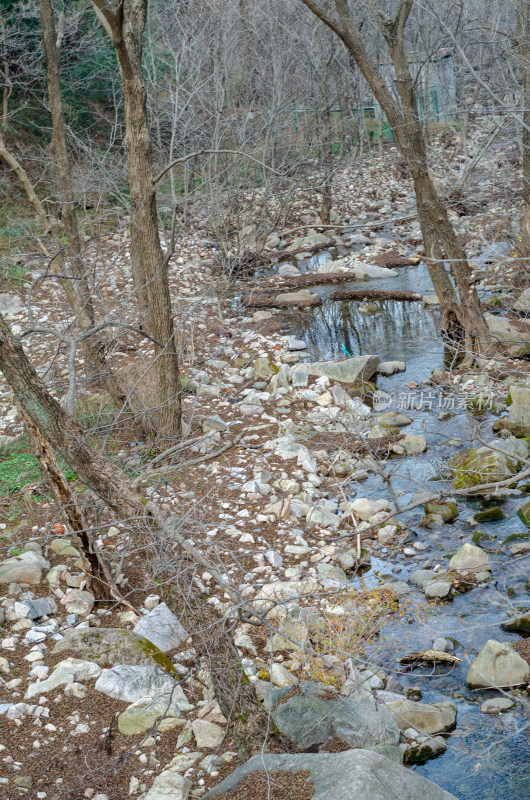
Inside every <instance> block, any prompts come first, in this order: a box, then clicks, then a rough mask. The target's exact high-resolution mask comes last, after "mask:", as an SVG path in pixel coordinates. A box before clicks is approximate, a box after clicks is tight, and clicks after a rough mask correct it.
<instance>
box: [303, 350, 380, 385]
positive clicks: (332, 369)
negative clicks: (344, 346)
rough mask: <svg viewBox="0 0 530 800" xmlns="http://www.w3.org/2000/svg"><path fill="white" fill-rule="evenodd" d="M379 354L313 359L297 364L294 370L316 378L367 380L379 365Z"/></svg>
mask: <svg viewBox="0 0 530 800" xmlns="http://www.w3.org/2000/svg"><path fill="white" fill-rule="evenodd" d="M379 361H380V359H379V356H355V357H353V358H346V359H344V360H342V361H313V362H310V363H307V364H297V365H296V367H295V368H294V369H295V370H296V372H307V374H308V375H311V376H314V377H316V378H321V377H323V376H325V377H327V378H329V379H330V380H332V381H340V382H341V383H357V382H359V381H369V380H370V378H371V377H372V376H373V374H374V372H375V371H376V369H377V367H378V365H379Z"/></svg>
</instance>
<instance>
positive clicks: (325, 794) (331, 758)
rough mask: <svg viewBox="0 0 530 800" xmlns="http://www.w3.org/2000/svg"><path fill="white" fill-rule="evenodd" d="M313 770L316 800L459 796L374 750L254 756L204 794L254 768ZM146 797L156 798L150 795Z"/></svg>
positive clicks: (450, 799) (447, 799) (214, 793)
mask: <svg viewBox="0 0 530 800" xmlns="http://www.w3.org/2000/svg"><path fill="white" fill-rule="evenodd" d="M263 770H266V771H267V772H275V771H279V770H282V771H284V770H286V771H288V772H298V771H300V770H309V772H310V777H309V780H310V781H311V782H312V783H313V786H314V792H313V796H312V800H350V798H362V800H427V799H428V800H457V799H456V798H455V796H454V795H452V794H449V792H446V791H445V790H444V789H441V788H440V787H439V786H436V784H434V783H431V781H428V780H427V779H426V778H424V777H422V776H421V775H418V774H417V773H416V772H412V770H409V769H406V768H405V767H403V766H402V765H401V764H398V763H396V762H395V761H391V760H390V759H388V758H385V756H382V755H380V754H379V753H374V752H371V751H370V750H347V751H346V752H344V753H299V754H298V753H297V754H295V755H275V754H271V753H264V754H260V755H257V756H254V757H253V758H251V759H250V760H249V761H247V762H246V764H243V766H241V767H239V768H238V769H237V770H235V772H233V773H232V774H231V775H229V776H228V778H225V780H224V781H222V782H221V783H220V784H218V785H217V786H216V787H215V788H214V789H212V790H211V791H210V792H208V794H207V795H205V796H204V798H205V800H206V798H213V797H218V796H219V795H220V794H223V793H224V792H229V791H230V790H232V789H234V788H235V787H237V786H238V784H240V783H241V781H242V780H243V778H246V776H247V775H250V774H251V773H253V772H261V771H263ZM146 800H156V799H155V798H150V797H149V796H148V797H147V798H146Z"/></svg>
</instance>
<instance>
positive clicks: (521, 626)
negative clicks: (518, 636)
mask: <svg viewBox="0 0 530 800" xmlns="http://www.w3.org/2000/svg"><path fill="white" fill-rule="evenodd" d="M501 628H502V629H503V631H509V632H510V633H527V634H529V635H530V611H526V612H525V613H524V614H521V615H520V616H519V617H513V619H510V620H509V621H508V622H502V623H501Z"/></svg>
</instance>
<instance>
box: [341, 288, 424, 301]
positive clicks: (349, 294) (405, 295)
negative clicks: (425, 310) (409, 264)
mask: <svg viewBox="0 0 530 800" xmlns="http://www.w3.org/2000/svg"><path fill="white" fill-rule="evenodd" d="M330 298H331V299H332V300H402V301H409V302H417V301H418V300H421V299H422V295H421V294H417V293H416V292H403V291H398V290H395V291H394V290H392V289H339V290H338V291H336V292H332V293H331V294H330Z"/></svg>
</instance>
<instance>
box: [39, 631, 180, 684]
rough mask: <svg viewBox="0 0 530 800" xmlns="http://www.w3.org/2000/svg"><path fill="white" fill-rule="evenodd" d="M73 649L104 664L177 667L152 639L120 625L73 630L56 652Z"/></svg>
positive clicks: (173, 672) (171, 670)
mask: <svg viewBox="0 0 530 800" xmlns="http://www.w3.org/2000/svg"><path fill="white" fill-rule="evenodd" d="M65 650H73V651H75V652H77V653H81V654H82V656H83V658H85V659H88V660H90V661H94V662H95V663H96V664H99V666H100V667H109V666H110V667H114V666H117V665H119V664H131V665H144V666H157V667H160V668H161V669H163V670H164V671H165V672H167V673H168V674H169V675H173V676H175V675H176V670H175V667H174V666H173V664H172V663H171V661H170V660H169V658H168V657H167V656H165V655H164V653H162V651H161V650H159V649H158V647H156V646H155V645H154V644H153V643H152V642H150V641H149V640H148V639H145V638H144V637H143V636H139V635H138V634H137V633H134V632H133V631H127V630H122V629H120V628H85V629H83V630H73V631H70V633H67V634H66V636H65V637H64V638H63V639H61V641H60V642H57V644H56V645H55V647H54V648H53V652H54V653H61V652H63V651H65Z"/></svg>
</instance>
